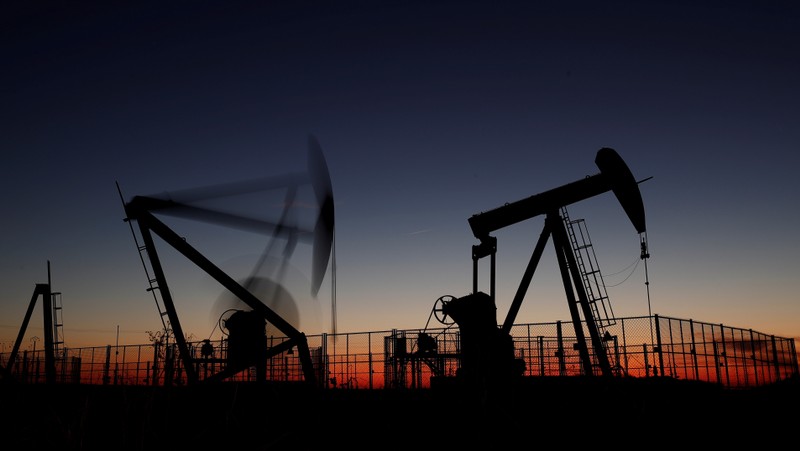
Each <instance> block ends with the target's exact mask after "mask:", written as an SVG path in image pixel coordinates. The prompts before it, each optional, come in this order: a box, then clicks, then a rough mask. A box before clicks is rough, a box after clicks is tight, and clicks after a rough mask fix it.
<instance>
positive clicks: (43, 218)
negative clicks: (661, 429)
mask: <svg viewBox="0 0 800 451" xmlns="http://www.w3.org/2000/svg"><path fill="white" fill-rule="evenodd" d="M106 3H107V2H58V3H54V4H47V3H46V2H6V3H5V4H4V5H3V6H1V7H0V22H1V24H0V33H2V39H0V56H1V57H2V61H3V70H2V71H0V81H1V82H2V83H0V89H2V102H0V115H2V116H1V118H0V119H2V120H1V121H0V143H1V145H2V149H3V155H4V157H3V160H2V165H0V168H2V172H1V173H2V177H0V184H2V185H1V188H2V189H0V199H2V206H3V215H2V222H1V223H0V225H1V227H2V228H1V229H0V230H1V231H2V234H1V235H0V342H2V343H3V346H4V349H6V350H7V349H8V348H9V347H10V345H11V344H12V343H13V341H14V339H15V338H16V335H17V333H18V331H19V328H20V325H21V324H22V320H23V317H24V314H25V310H26V308H27V306H28V303H29V301H30V299H31V296H32V294H33V290H34V288H35V285H36V284H37V283H46V282H47V276H48V274H47V264H48V261H49V262H50V267H51V281H52V288H53V290H54V291H57V292H61V293H62V304H63V323H64V334H65V336H64V338H65V339H66V342H67V345H68V346H71V347H81V346H91V345H97V346H102V345H106V344H114V343H115V341H116V340H117V329H119V338H118V339H119V342H120V343H121V344H141V343H147V334H146V333H145V331H148V330H151V331H155V330H159V329H160V328H161V323H160V319H159V316H158V312H157V309H156V306H155V305H154V303H153V298H152V297H151V295H150V294H149V293H147V292H146V288H147V287H148V283H147V277H146V275H145V273H144V270H143V268H142V265H141V261H140V260H139V254H138V252H137V249H136V246H135V243H134V240H133V237H132V235H131V231H130V228H129V226H128V224H127V223H125V222H124V221H123V219H124V217H125V213H124V210H123V204H122V200H121V199H120V195H119V193H118V191H117V186H116V184H117V183H119V186H120V188H121V190H122V193H123V197H124V198H125V200H126V201H127V200H129V199H130V198H131V197H133V196H135V195H149V194H157V193H164V192H173V191H176V190H181V189H185V188H195V187H203V186H208V185H215V184H219V183H227V182H235V181H242V180H248V179H253V178H258V177H265V176H278V175H283V174H290V173H297V172H300V173H303V172H304V171H305V168H306V164H307V160H306V151H307V141H308V136H309V135H310V134H313V135H314V136H316V137H317V138H318V139H319V142H320V144H321V146H322V149H323V152H324V155H325V159H326V161H327V164H328V167H329V172H330V176H331V181H332V186H333V193H334V200H335V207H336V245H335V264H336V277H335V281H336V282H335V290H336V294H335V297H336V304H337V323H338V331H339V332H361V331H378V330H388V329H393V328H397V329H411V328H423V327H425V326H426V323H427V322H428V319H429V315H430V314H431V309H432V308H433V307H434V304H435V301H436V299H437V298H439V297H440V296H443V295H453V296H463V295H466V294H468V293H469V292H470V291H471V289H472V259H471V247H472V245H474V244H477V240H476V239H475V238H474V237H473V235H472V232H471V230H470V228H469V225H468V222H467V220H468V218H469V217H470V216H472V215H473V214H476V213H479V212H482V211H486V210H490V209H493V208H496V207H499V206H501V205H503V204H505V203H508V202H513V201H516V200H519V199H522V198H525V197H528V196H531V195H534V194H537V193H540V192H543V191H547V190H550V189H553V188H556V187H558V186H561V185H564V184H567V183H571V182H573V181H576V180H579V179H581V178H583V177H586V176H587V175H593V174H596V173H597V172H599V170H598V168H597V167H596V166H595V164H594V158H595V154H596V152H597V150H598V149H600V148H601V147H611V148H614V149H616V150H617V152H618V153H619V154H620V155H621V156H622V158H623V159H624V160H625V161H626V163H627V164H628V166H629V167H630V169H631V171H632V172H633V174H634V177H636V178H637V180H641V179H645V178H648V177H652V179H650V180H648V181H646V182H644V183H641V184H640V185H639V187H640V190H641V193H642V198H643V200H644V205H645V211H646V214H647V229H648V240H649V246H650V254H651V258H650V259H649V260H648V261H647V272H645V267H644V264H643V262H642V261H641V260H640V259H639V236H638V234H637V233H636V231H635V229H634V228H633V226H632V225H631V224H630V222H629V220H628V218H627V217H626V216H625V214H624V212H623V210H622V208H621V207H620V206H619V204H618V202H617V200H616V198H615V197H614V196H613V195H612V194H611V193H606V194H603V195H600V196H597V197H595V198H591V199H587V200H585V201H583V202H580V203H577V204H574V205H571V206H570V207H569V212H570V215H571V217H572V218H573V219H585V220H586V225H587V227H588V230H589V232H590V234H591V239H592V244H593V247H594V250H595V253H596V255H597V260H598V262H599V264H600V268H601V270H602V272H603V274H604V280H605V282H606V284H607V286H608V288H607V290H608V294H609V297H610V302H611V305H612V307H613V310H614V313H615V314H616V316H619V317H627V316H641V315H647V314H648V312H649V311H652V312H653V313H657V314H660V315H664V316H670V317H675V318H681V319H694V320H696V321H703V322H709V323H716V324H719V323H722V324H724V325H726V326H733V327H741V328H746V329H753V330H756V331H759V332H763V333H768V334H775V335H778V336H783V337H800V322H799V321H798V320H800V302H799V301H800V300H799V299H798V295H797V293H798V287H797V280H798V275H799V274H798V272H799V271H798V269H800V264H798V260H797V256H798V255H800V240H798V238H797V232H798V230H800V214H798V206H797V196H798V194H800V177H798V176H797V174H796V172H797V169H798V167H800V152H798V151H800V127H799V126H798V124H800V109H799V107H798V105H800V34H798V32H797V30H799V29H800V9H798V7H797V6H795V3H793V2H756V1H753V2H727V1H726V2H723V1H715V2H705V1H699V2H698V1H691V2H690V1H651V2H621V1H604V2H575V1H565V2H500V3H498V2H481V1H459V2H455V1H453V2H437V1H433V2H416V1H411V2H409V1H403V2H394V1H383V2H328V3H327V4H325V5H322V4H320V3H316V2H240V1H225V2H214V1H173V2H168V3H169V5H168V6H164V5H163V3H164V2H131V3H130V4H128V5H127V6H120V4H119V2H113V3H114V4H115V5H114V6H109V5H107V4H106ZM644 3H646V5H645V4H644ZM156 5H158V6H156ZM277 205H278V203H277V202H272V203H270V201H252V200H251V201H241V202H239V203H238V204H237V205H236V208H237V211H246V212H248V213H252V214H254V215H259V216H260V217H263V218H277V214H279V209H277V207H276V206H277ZM310 212H313V208H312V209H311V210H310V211H309V210H308V209H307V210H306V211H305V212H304V214H301V215H300V217H299V220H302V219H304V218H308V217H311V216H313V214H311V215H310ZM309 215H310V216H309ZM168 223H169V224H171V225H173V226H174V229H175V230H176V231H177V232H178V233H179V234H181V235H182V236H184V237H185V238H186V239H187V240H188V241H189V242H190V243H191V244H193V245H195V247H197V248H198V249H199V250H200V251H201V252H203V253H204V254H205V255H206V256H207V257H209V258H210V259H211V260H212V261H214V262H216V263H218V264H219V265H220V266H221V267H222V268H223V269H225V270H226V271H228V272H229V273H230V274H231V275H232V276H234V277H236V278H239V277H243V276H244V275H247V274H248V273H249V272H250V271H251V270H252V269H253V267H254V265H255V263H254V262H256V261H257V259H258V257H259V256H260V255H261V254H262V252H263V250H264V248H265V245H266V243H267V242H268V241H269V237H268V236H266V235H259V234H253V233H249V232H243V231H240V230H234V229H228V228H222V227H219V226H215V225H210V224H204V223H196V222H191V221H186V220H171V222H168ZM309 223H310V222H309ZM542 226H543V218H541V217H535V218H531V219H530V220H527V221H523V222H521V223H518V224H515V225H513V226H511V227H508V228H506V229H503V230H499V231H497V232H496V233H495V234H494V235H495V236H496V237H497V239H498V254H497V281H498V287H497V295H498V299H497V307H498V321H499V322H502V320H503V318H505V314H506V312H507V311H508V306H509V304H510V301H511V299H512V298H513V296H514V293H515V291H516V289H517V285H518V284H519V281H520V278H521V276H522V272H523V270H524V268H525V265H526V264H527V261H528V259H529V258H530V255H531V253H532V251H533V248H534V245H535V243H536V240H537V238H538V236H539V233H540V231H541V229H542ZM160 249H163V251H162V253H163V255H162V258H163V260H164V264H165V267H166V272H167V280H168V282H169V284H170V289H171V290H172V293H173V296H174V297H175V301H176V308H177V311H178V315H179V317H180V318H181V323H182V326H183V329H184V332H186V333H187V334H191V335H192V336H193V337H195V338H197V339H202V338H208V337H219V331H218V329H215V326H216V325H217V319H218V315H219V313H220V311H219V305H220V302H219V300H220V299H221V298H222V297H224V294H223V289H222V288H221V287H219V286H218V285H217V284H216V282H214V281H213V280H211V279H210V278H209V277H208V276H205V275H204V274H203V273H202V272H200V271H199V270H198V269H197V268H196V267H195V266H194V265H193V264H192V263H190V262H188V260H185V259H183V258H182V257H180V256H176V255H172V254H170V251H169V249H170V248H169V247H168V246H166V247H160ZM310 251H311V246H310V245H309V244H305V243H301V244H299V245H298V247H297V250H296V252H295V255H293V258H292V260H291V264H292V271H290V272H289V274H288V275H287V280H286V281H285V284H286V285H287V287H289V288H290V290H291V292H292V294H293V296H294V298H295V299H296V301H297V302H298V305H299V307H300V309H301V322H300V325H299V326H298V327H299V329H301V330H303V331H304V332H306V333H307V334H315V333H320V332H325V331H330V328H331V325H330V324H331V299H332V291H333V288H332V283H331V281H332V279H333V277H332V272H330V271H329V272H328V275H327V276H326V278H325V281H324V283H323V287H322V290H321V291H320V293H319V296H318V297H317V298H313V297H312V296H311V295H310V294H309V291H308V281H309V280H310V277H311V271H310V262H309V258H308V256H309V254H310ZM482 265H484V266H482V268H485V264H482ZM481 271H482V274H486V271H487V270H486V269H482V270H481ZM646 281H649V291H648V290H647V287H646V285H645V282H646ZM479 288H480V289H481V290H483V291H488V289H489V288H488V286H487V284H485V283H483V282H482V283H481V284H480V287H479ZM41 318H42V316H41V304H39V306H38V307H37V309H36V313H35V316H34V318H33V319H32V323H31V326H30V327H29V333H28V336H27V337H26V341H25V343H24V347H27V346H30V344H31V338H30V337H33V336H38V337H42V332H41V325H42V320H41ZM556 320H565V321H567V320H569V311H568V309H567V302H566V298H565V295H564V290H563V287H562V286H561V282H560V278H559V275H558V269H557V263H556V261H555V257H554V254H553V252H552V246H551V245H550V246H548V248H547V251H546V252H545V254H544V256H543V257H542V261H541V263H540V264H539V268H538V269H537V271H536V273H535V275H534V279H533V283H532V286H531V287H530V289H529V290H528V295H527V297H526V299H525V301H524V303H523V304H522V308H521V310H520V312H519V315H518V316H517V323H524V322H550V321H556ZM430 325H431V327H439V326H440V325H439V324H438V322H436V320H435V319H433V320H431V324H430Z"/></svg>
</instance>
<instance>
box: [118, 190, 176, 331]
mask: <svg viewBox="0 0 800 451" xmlns="http://www.w3.org/2000/svg"><path fill="white" fill-rule="evenodd" d="M117 191H118V192H119V198H120V200H121V201H122V206H123V208H124V207H125V199H124V198H123V196H122V190H120V187H119V183H117ZM125 222H127V223H128V226H130V228H131V235H132V236H133V242H134V244H136V249H137V250H138V251H139V259H140V260H141V261H142V267H143V268H144V274H145V276H147V283H148V285H149V288H147V291H148V292H150V293H152V295H153V301H154V302H155V304H156V309H158V316H159V318H161V325H162V326H163V327H164V333H165V334H166V335H167V337H168V336H169V335H170V334H171V333H172V328H171V326H170V324H169V319H168V318H166V316H167V310H166V308H164V302H163V300H162V299H161V296H160V293H161V292H160V291H159V288H158V279H156V278H155V277H153V276H152V275H150V274H151V270H150V267H149V266H148V265H149V264H150V257H148V256H147V246H145V245H142V244H139V238H138V237H137V236H136V230H135V229H134V228H133V223H132V221H131V220H130V219H129V218H125Z"/></svg>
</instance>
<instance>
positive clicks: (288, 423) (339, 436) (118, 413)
mask: <svg viewBox="0 0 800 451" xmlns="http://www.w3.org/2000/svg"><path fill="white" fill-rule="evenodd" d="M0 390H2V398H0V401H2V410H3V419H2V423H1V424H2V426H1V427H0V432H2V435H0V440H2V442H1V443H3V446H2V449H4V450H27V449H31V450H172V449H174V450H206V449H208V450H237V449H247V450H284V449H285V450H312V449H314V450H316V449H334V448H335V449H337V450H339V449H375V450H386V449H423V450H427V449H443V450H444V449H452V450H459V449H516V448H520V449H537V448H574V447H575V446H584V445H588V446H599V447H602V448H607V447H613V448H623V449H648V448H653V447H656V448H659V449H660V448H662V447H664V446H680V447H682V448H683V447H690V448H695V447H697V446H701V445H705V444H707V445H713V447H714V448H713V449H721V448H720V446H729V445H730V446H733V445H744V444H754V445H762V446H763V445H768V444H773V443H775V444H783V445H784V446H786V445H787V444H791V446H790V448H794V447H796V445H797V438H796V434H795V432H794V431H795V428H797V426H798V425H800V414H799V413H798V412H800V410H798V409H799V408H800V407H799V406H800V403H798V401H800V396H799V393H800V390H798V382H797V381H795V380H789V381H784V382H781V383H778V384H775V385H772V386H767V387H759V388H752V389H745V390H731V389H724V388H722V387H720V386H717V385H711V384H705V383H696V382H688V381H676V380H672V379H657V378H650V379H616V380H612V381H597V380H593V379H592V380H584V379H580V378H568V379H530V380H524V381H521V382H520V383H519V384H515V385H512V386H505V387H502V388H499V389H495V390H491V391H488V392H487V391H482V390H474V389H465V388H463V387H459V386H457V385H456V384H451V383H446V384H441V385H436V386H434V388H433V389H425V390H413V391H412V390H342V389H338V390H324V391H323V390H318V389H314V388H311V387H306V386H304V385H274V384H270V383H266V384H255V383H245V384H234V383H223V384H218V385H200V386H192V387H143V386H90V385H72V386H68V385H53V386H48V385H21V384H13V383H6V384H0ZM738 447H739V446H737V448H738Z"/></svg>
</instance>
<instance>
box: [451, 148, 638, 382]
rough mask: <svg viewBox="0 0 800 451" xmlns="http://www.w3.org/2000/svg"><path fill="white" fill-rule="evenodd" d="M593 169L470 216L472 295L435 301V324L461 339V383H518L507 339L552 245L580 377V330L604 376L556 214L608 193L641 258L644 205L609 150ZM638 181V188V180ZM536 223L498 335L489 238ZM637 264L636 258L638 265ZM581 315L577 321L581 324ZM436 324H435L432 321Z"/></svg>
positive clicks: (600, 347)
mask: <svg viewBox="0 0 800 451" xmlns="http://www.w3.org/2000/svg"><path fill="white" fill-rule="evenodd" d="M595 164H596V165H597V166H598V167H599V168H600V173H598V174H595V175H592V176H587V177H586V178H584V179H581V180H578V181H575V182H572V183H569V184H566V185H563V186H560V187H558V188H555V189H552V190H549V191H545V192H542V193H540V194H536V195H534V196H530V197H528V198H525V199H522V200H519V201H517V202H513V203H509V204H505V205H503V206H502V207H499V208H496V209H494V210H489V211H486V212H482V213H478V214H475V215H473V216H472V217H470V218H469V224H470V227H471V229H472V232H473V234H474V236H475V238H477V239H478V240H479V241H480V243H479V244H477V245H474V246H473V247H472V261H473V287H472V293H471V294H469V295H466V296H464V297H461V298H452V297H451V298H450V299H446V297H442V298H440V301H441V305H440V306H439V307H438V310H439V311H440V312H441V313H440V315H439V316H440V317H441V318H443V319H446V320H451V321H454V322H455V323H457V324H458V326H459V330H460V334H461V368H460V371H462V373H463V374H464V375H465V379H467V380H471V381H479V382H485V381H490V382H491V381H495V382H497V381H502V380H506V379H508V378H512V377H514V376H518V375H521V374H522V372H523V371H524V366H523V365H522V363H521V362H519V361H517V360H516V359H515V356H514V347H513V342H512V338H511V336H510V331H511V327H512V326H513V324H514V321H515V319H516V316H517V313H518V312H519V309H520V306H521V304H522V301H523V299H524V297H525V294H526V292H527V290H528V288H529V286H530V283H531V280H532V278H533V274H534V272H535V271H536V268H537V266H538V263H539V260H540V259H541V256H542V253H543V252H544V249H545V246H546V244H547V241H548V240H549V239H550V238H551V237H552V239H553V245H554V247H555V251H556V257H557V260H558V266H559V269H560V272H561V278H562V282H563V284H564V289H565V293H566V297H567V302H568V304H569V311H570V315H571V317H572V323H573V326H574V329H575V336H576V340H577V343H576V347H577V350H578V352H579V355H580V358H581V363H582V365H583V369H584V374H586V375H590V376H591V375H594V370H593V365H594V364H593V359H592V358H591V355H590V352H589V349H590V347H589V345H588V344H587V340H586V336H585V333H584V328H583V325H582V322H585V325H586V330H587V331H588V333H589V337H590V340H591V349H592V350H593V352H594V361H595V362H596V364H597V366H599V368H600V373H601V375H603V376H611V375H612V374H613V373H612V369H611V365H610V363H609V359H608V356H607V354H606V350H605V347H604V344H603V337H602V336H601V335H600V332H599V328H598V325H597V323H596V319H595V318H594V315H593V311H592V306H591V305H590V303H591V300H590V299H588V297H587V293H586V290H585V288H584V285H583V282H582V279H581V274H580V273H579V268H578V265H577V264H576V257H575V253H574V250H573V248H572V246H571V245H570V241H569V237H568V233H567V230H566V226H565V224H564V218H563V217H562V215H561V213H560V212H561V211H562V209H563V208H564V207H566V206H567V205H571V204H574V203H576V202H580V201H582V200H585V199H589V198H591V197H594V196H598V195H600V194H603V193H605V192H608V191H612V192H613V193H614V195H615V196H616V198H617V199H618V201H619V203H620V204H621V205H622V208H623V209H624V211H625V213H626V214H627V216H628V218H629V219H630V221H631V222H632V223H633V226H634V228H635V229H636V231H637V232H638V233H639V235H640V237H641V249H642V255H645V252H646V246H647V243H646V226H645V213H644V204H643V202H642V197H641V193H640V192H639V187H638V184H639V183H641V181H640V182H637V181H636V180H635V179H634V177H633V174H632V173H631V171H630V169H629V168H628V166H627V165H626V164H625V162H624V161H623V160H622V158H621V157H620V156H619V154H618V153H617V152H616V151H615V150H614V149H611V148H607V147H604V148H601V149H600V150H599V151H598V152H597V155H596V158H595ZM642 181H644V180H642ZM540 215H544V216H545V221H544V228H543V230H542V232H541V234H540V236H539V240H538V242H537V243H536V246H535V248H534V250H533V254H532V256H531V259H530V261H529V263H528V266H527V268H526V269H525V272H524V274H523V278H522V281H521V282H520V285H519V288H518V290H517V292H516V295H515V296H514V299H513V302H512V303H511V306H510V308H509V311H508V313H507V315H506V318H505V320H504V322H503V324H502V326H500V327H498V325H497V317H496V303H495V267H496V265H495V260H496V252H497V238H496V237H494V236H492V235H491V233H492V232H494V231H496V230H499V229H502V228H504V227H507V226H510V225H512V224H516V223H518V222H521V221H524V220H527V219H531V218H534V217H536V216H540ZM484 257H490V259H491V262H490V275H489V283H490V292H489V293H488V294H487V293H484V292H481V291H478V261H479V260H480V259H481V258H484ZM643 258H644V257H643ZM581 314H583V320H581ZM440 321H441V319H440Z"/></svg>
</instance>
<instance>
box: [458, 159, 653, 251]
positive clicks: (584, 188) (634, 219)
mask: <svg viewBox="0 0 800 451" xmlns="http://www.w3.org/2000/svg"><path fill="white" fill-rule="evenodd" d="M594 161H595V164H596V165H597V167H599V168H600V173H599V174H595V175H591V176H587V177H586V178H584V179H582V180H578V181H575V182H572V183H568V184H566V185H563V186H560V187H558V188H554V189H552V190H550V191H545V192H542V193H539V194H536V195H533V196H530V197H527V198H525V199H522V200H519V201H516V202H512V203H510V204H506V205H503V206H502V207H498V208H495V209H494V210H489V211H486V212H482V213H478V214H475V215H473V216H472V217H470V218H469V225H470V227H471V228H472V233H473V234H474V235H475V238H477V239H479V240H480V241H481V242H482V243H483V242H484V241H486V240H487V239H488V238H489V234H490V233H492V232H494V231H495V230H499V229H502V228H504V227H508V226H510V225H512V224H516V223H518V222H521V221H524V220H526V219H530V218H533V217H535V216H539V215H542V214H547V213H548V212H551V211H555V210H558V209H559V208H561V207H564V206H567V205H570V204H574V203H576V202H579V201H582V200H584V199H588V198H590V197H594V196H597V195H599V194H603V193H605V192H606V191H613V192H614V195H615V196H616V197H617V200H619V203H620V204H621V205H622V208H623V209H624V210H625V213H626V214H627V215H628V218H629V219H630V220H631V223H633V226H634V228H636V231H637V232H639V233H640V234H641V233H644V232H645V231H646V226H645V215H644V203H643V202H642V196H641V193H640V192H639V187H638V182H637V181H636V179H634V178H633V174H632V173H631V171H630V169H629V168H628V166H627V165H626V164H625V162H624V161H623V160H622V158H621V157H620V156H619V154H618V153H617V152H616V151H615V150H614V149H611V148H608V147H604V148H602V149H600V150H598V151H597V156H596V157H595V160H594Z"/></svg>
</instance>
